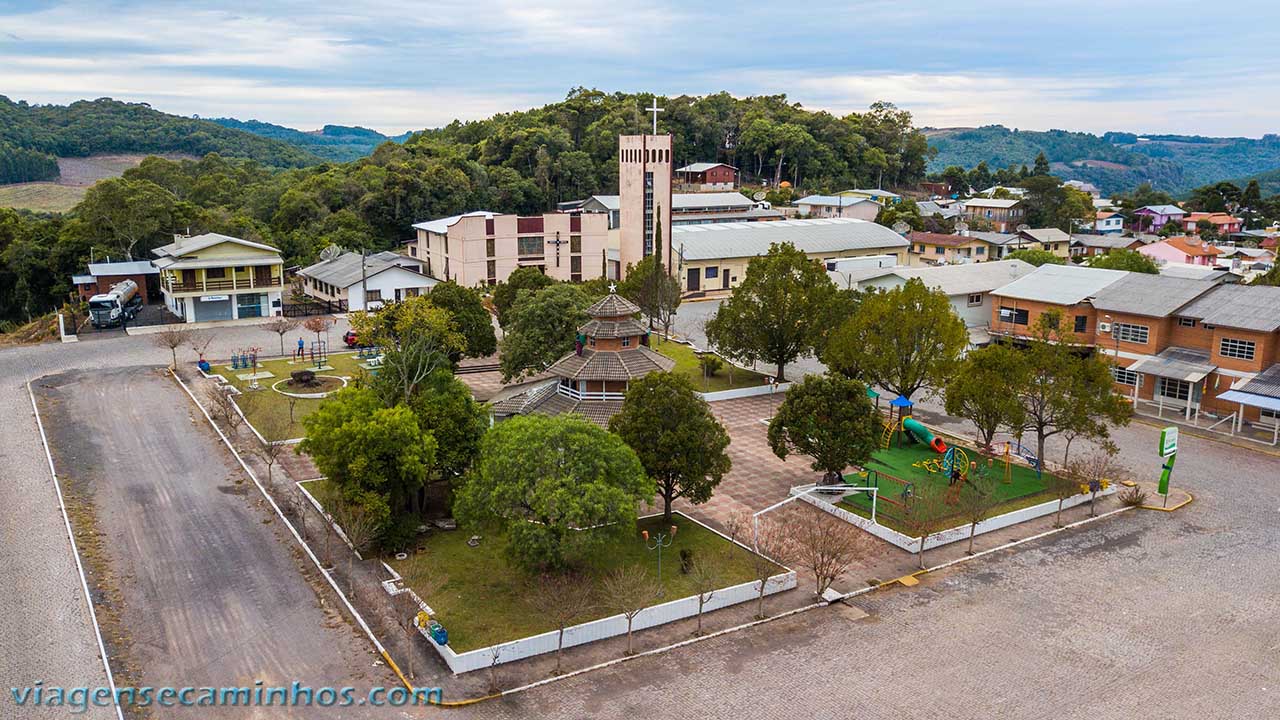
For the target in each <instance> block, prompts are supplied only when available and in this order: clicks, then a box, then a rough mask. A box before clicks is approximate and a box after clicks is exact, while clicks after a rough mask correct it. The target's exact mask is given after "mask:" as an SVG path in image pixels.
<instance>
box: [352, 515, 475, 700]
mask: <svg viewBox="0 0 1280 720" xmlns="http://www.w3.org/2000/svg"><path fill="white" fill-rule="evenodd" d="M366 516H367V513H366ZM343 529H344V530H345V529H346V526H343ZM347 538H348V539H351V534H350V531H347ZM370 542H371V541H370ZM351 544H352V545H355V544H356V543H355V541H354V540H352V542H351ZM366 547H367V545H366ZM361 552H364V551H363V550H362V551H361ZM347 574H348V575H350V574H351V573H350V571H348V573H347ZM400 580H401V582H403V583H404V585H405V586H406V587H409V588H411V589H412V590H413V591H414V593H416V594H417V596H418V597H419V598H421V599H422V601H423V602H426V598H428V597H430V596H431V595H433V594H434V593H435V592H436V590H439V589H440V588H441V587H442V586H444V584H445V583H446V582H447V581H448V577H447V576H446V575H445V574H444V573H442V572H440V570H439V567H438V566H437V565H436V563H435V561H434V560H432V558H431V556H430V555H428V554H427V553H422V552H411V553H409V557H408V559H407V560H405V561H404V562H403V563H401V564H400ZM404 597H405V598H406V599H407V601H408V602H409V603H410V612H409V618H408V621H407V622H406V623H405V625H404V629H405V632H406V633H408V635H409V638H410V639H412V638H413V637H414V635H416V634H418V628H417V626H416V625H414V618H416V617H417V615H418V610H419V608H418V606H417V604H416V603H414V602H413V595H410V594H409V593H404ZM494 662H495V663H496V662H497V658H496V656H495V658H494ZM490 670H491V672H492V668H490ZM409 677H411V678H412V677H413V648H410V649H409ZM490 679H491V680H492V679H493V675H492V674H491V675H490Z"/></svg>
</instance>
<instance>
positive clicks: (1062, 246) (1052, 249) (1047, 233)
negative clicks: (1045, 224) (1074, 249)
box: [1018, 228, 1071, 258]
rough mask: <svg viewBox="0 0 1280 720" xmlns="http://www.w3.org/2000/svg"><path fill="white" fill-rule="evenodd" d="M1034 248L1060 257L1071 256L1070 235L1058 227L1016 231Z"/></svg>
mask: <svg viewBox="0 0 1280 720" xmlns="http://www.w3.org/2000/svg"><path fill="white" fill-rule="evenodd" d="M1018 234H1019V235H1021V236H1022V237H1023V238H1024V239H1025V240H1027V241H1028V242H1030V243H1033V244H1032V245H1031V247H1032V248H1034V249H1036V250H1044V251H1045V252H1048V253H1053V254H1054V255H1056V256H1058V257H1060V258H1066V257H1070V256H1071V236H1070V235H1068V234H1067V233H1065V232H1063V231H1061V230H1059V229H1058V228H1035V229H1032V230H1022V231H1020V232H1019V233H1018Z"/></svg>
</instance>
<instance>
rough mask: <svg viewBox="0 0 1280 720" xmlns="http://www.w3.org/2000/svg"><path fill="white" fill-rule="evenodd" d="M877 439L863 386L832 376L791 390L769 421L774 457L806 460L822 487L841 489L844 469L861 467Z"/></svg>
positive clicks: (873, 415)
mask: <svg viewBox="0 0 1280 720" xmlns="http://www.w3.org/2000/svg"><path fill="white" fill-rule="evenodd" d="M879 437H880V421H879V417H878V414H877V413H876V411H875V408H873V407H872V406H871V400H869V399H868V398H867V388H866V386H865V385H863V384H862V383H860V382H858V381H856V380H849V379H846V378H843V377H840V376H838V375H834V374H827V375H821V376H819V375H808V376H806V377H805V379H804V380H801V381H800V382H799V383H796V384H795V385H793V386H792V387H791V389H790V390H788V391H787V397H786V399H785V400H783V401H782V405H781V406H779V407H778V411H777V413H775V414H774V416H773V419H772V420H770V421H769V447H770V448H771V449H772V450H773V454H774V455H777V456H778V457H779V458H781V459H783V460H785V459H786V458H787V455H789V454H791V453H800V454H802V455H808V456H809V457H810V458H811V459H812V461H813V462H812V463H811V464H810V467H811V468H813V469H814V470H816V471H822V472H823V473H824V474H823V477H822V482H823V484H826V485H836V484H839V483H840V481H841V477H842V475H843V473H844V469H845V468H846V467H848V466H850V465H861V464H863V463H865V462H866V461H867V460H868V459H869V458H870V457H871V453H872V452H873V451H874V450H875V449H876V446H877V443H878V440H879Z"/></svg>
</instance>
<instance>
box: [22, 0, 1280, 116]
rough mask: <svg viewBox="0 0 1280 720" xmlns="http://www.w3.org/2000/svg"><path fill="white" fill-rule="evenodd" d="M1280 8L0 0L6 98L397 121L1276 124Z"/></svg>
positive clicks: (1167, 0)
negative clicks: (778, 113) (594, 94)
mask: <svg viewBox="0 0 1280 720" xmlns="http://www.w3.org/2000/svg"><path fill="white" fill-rule="evenodd" d="M1278 48H1280V3H1275V2H1258V1H1257V0H1246V1H1244V2H1235V3H1224V4H1221V5H1214V4H1206V3H1204V2H1184V1H1183V0H1164V1H1162V2H1148V1H1146V0H1139V1H1137V2H1127V1H1126V0H1107V1H1106V2H1099V1H1096V0H1072V1H1071V2H1060V1H1056V2H1040V1H1039V0H985V1H984V2H951V1H949V0H931V1H928V2H918V1H917V0H899V1H898V2H883V1H881V0H862V1H858V0H849V1H846V2H825V0H809V2H806V3H802V4H801V3H798V4H796V5H790V4H788V3H779V2H769V3H764V2H756V1H755V0H739V1H738V2H732V3H729V2H723V1H721V2H716V3H704V2H699V1H698V0H673V1H669V0H645V1H643V2H637V1H635V0H604V1H601V0H554V1H551V2H538V1H537V0H528V1H527V2H520V1H518V0H427V1H424V2H411V3H410V2H388V1H386V0H355V1H352V0H345V1H343V2H338V1H336V0H307V1H305V2H303V1H297V2H293V1H291V2H269V1H268V0H261V1H259V2H255V3H234V4H233V3H210V2H182V1H171V2H160V1H156V0H151V1H146V2H112V1H111V0H100V1H98V2H86V3H80V2H60V1H57V0H51V1H48V2H41V1H38V0H0V95H7V96H8V97H10V98H11V99H14V100H27V101H28V102H33V103H35V102H38V103H58V104H65V103H68V102H72V101H74V100H79V99H92V98H98V97H113V98H116V99H117V100H125V101H130V102H146V103H150V104H151V105H152V106H153V107H155V108H157V109H159V110H163V111H165V112H170V113H174V114H179V115H199V116H202V117H236V118H240V119H242V120H247V119H257V120H262V121H266V122H273V123H278V124H281V125H287V126H290V127H295V128H299V129H303V130H311V129H316V128H318V127H320V126H321V125H324V124H330V123H332V124H339V125H362V126H365V127H371V128H373V129H376V130H380V131H383V132H386V133H389V134H393V133H399V132H402V131H405V130H416V129H421V128H424V127H438V126H440V125H443V124H446V123H448V122H449V121H451V120H453V119H455V118H457V119H463V120H470V119H478V118H483V117H487V116H489V115H491V114H493V113H496V112H503V111H509V110H519V109H525V108H529V107H535V106H540V105H544V104H546V103H550V102H555V101H558V100H561V99H563V98H564V96H565V95H566V94H567V93H568V91H569V90H570V89H572V88H574V87H578V86H583V87H594V88H599V89H601V90H605V91H609V92H613V91H626V92H655V93H659V94H662V95H679V94H691V95H701V94H706V93H710V92H717V91H720V90H727V91H729V92H730V93H732V94H734V95H737V96H747V95H759V94H778V93H785V94H786V95H787V96H788V97H789V98H790V99H791V100H792V101H794V102H799V103H801V104H803V105H804V106H806V107H809V108H813V109H825V110H829V111H832V112H836V113H845V112H854V111H858V110H862V109H864V108H866V107H867V106H868V105H869V104H871V103H872V102H875V101H877V100H887V101H890V102H893V103H895V104H897V105H898V106H899V107H902V108H904V109H906V110H909V111H910V112H911V113H912V114H913V115H914V117H915V120H916V123H917V124H918V125H921V126H933V127H956V126H977V125H989V124H997V123H998V124H1002V125H1006V126H1008V127H1016V128H1022V129H1031V130H1044V129H1050V128H1060V129H1067V130H1082V131H1088V132H1096V133H1100V132H1104V131H1107V130H1125V131H1132V132H1145V133H1183V134H1200V135H1243V136H1249V137H1257V136H1260V135H1262V134H1264V133H1274V132H1280V102H1277V101H1276V100H1277V98H1280V64H1277V63H1276V62H1274V57H1275V54H1276V53H1277V52H1280V50H1278Z"/></svg>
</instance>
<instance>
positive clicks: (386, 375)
mask: <svg viewBox="0 0 1280 720" xmlns="http://www.w3.org/2000/svg"><path fill="white" fill-rule="evenodd" d="M454 347H457V346H456V345H454V344H450V343H449V341H448V340H447V339H446V338H442V337H441V336H440V335H439V334H437V333H423V334H415V335H412V336H409V337H406V338H405V339H404V340H403V341H402V342H400V343H399V345H394V346H391V347H390V348H388V349H387V350H386V351H385V352H384V353H383V360H382V366H381V367H380V368H378V374H377V376H376V378H377V382H376V385H377V387H379V388H381V389H383V390H384V393H383V402H384V404H386V405H387V406H392V405H395V404H396V402H397V401H396V400H393V399H392V396H391V393H392V392H396V393H398V395H399V397H398V401H399V402H403V403H406V404H407V403H409V401H410V400H412V399H413V397H414V396H415V395H416V394H417V393H418V389H419V387H420V386H421V385H422V384H423V383H425V382H427V379H428V378H430V377H431V376H433V375H435V374H436V372H438V371H441V370H444V371H448V370H449V369H450V367H451V364H450V362H449V355H448V353H449V350H450V349H451V348H454Z"/></svg>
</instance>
